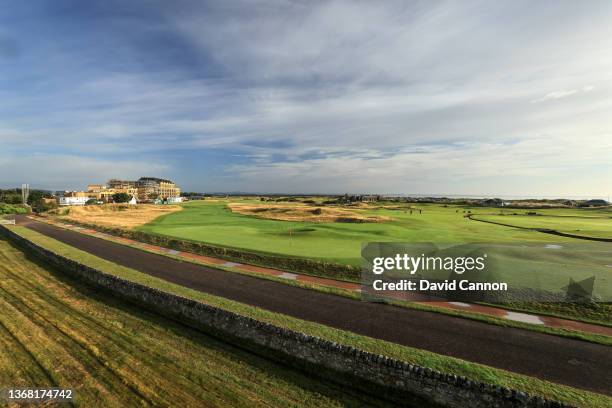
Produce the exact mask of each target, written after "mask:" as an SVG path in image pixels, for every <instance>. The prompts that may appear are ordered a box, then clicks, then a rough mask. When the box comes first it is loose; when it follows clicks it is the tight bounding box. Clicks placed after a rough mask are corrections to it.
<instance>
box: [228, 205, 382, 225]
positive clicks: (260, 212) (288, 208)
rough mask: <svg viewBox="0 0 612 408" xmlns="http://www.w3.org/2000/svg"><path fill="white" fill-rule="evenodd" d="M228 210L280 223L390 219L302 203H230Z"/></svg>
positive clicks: (356, 221)
mask: <svg viewBox="0 0 612 408" xmlns="http://www.w3.org/2000/svg"><path fill="white" fill-rule="evenodd" d="M227 206H228V208H229V209H230V210H231V211H232V212H234V213H237V214H243V215H251V216H255V217H258V218H263V219H268V220H279V221H300V222H314V223H322V222H324V223H333V222H355V223H362V222H382V221H390V220H391V218H390V217H384V216H379V215H369V214H367V213H364V212H363V211H360V210H355V209H352V208H345V207H321V206H309V205H305V204H302V203H289V204H269V203H266V204H259V205H256V204H251V203H236V202H234V203H229V204H228V205H227Z"/></svg>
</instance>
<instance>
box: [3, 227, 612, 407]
mask: <svg viewBox="0 0 612 408" xmlns="http://www.w3.org/2000/svg"><path fill="white" fill-rule="evenodd" d="M11 229H12V230H13V231H15V232H17V233H18V234H20V235H22V236H24V237H26V238H28V239H30V240H32V241H33V242H36V243H37V244H38V245H41V246H43V247H45V248H47V249H50V250H52V251H54V252H56V253H58V254H60V255H63V256H65V257H68V258H71V259H75V260H78V261H79V262H81V263H84V264H87V265H90V266H93V267H95V268H97V269H100V270H103V271H104V272H106V273H111V274H114V275H117V276H121V277H123V278H126V279H130V280H132V281H135V282H138V283H141V284H145V285H148V286H150V287H155V288H158V289H161V290H165V291H168V292H171V293H176V294H179V295H181V296H185V297H189V298H192V299H195V300H198V301H201V302H204V303H207V304H210V305H213V306H216V307H221V308H223V309H226V310H230V311H233V312H236V313H239V314H241V315H244V316H249V317H252V318H255V319H258V320H260V321H265V322H268V323H271V324H275V325H278V326H283V327H287V328H290V329H292V330H296V331H300V332H303V333H307V334H310V335H313V336H317V337H321V338H325V339H329V340H331V341H336V342H338V343H343V344H347V345H351V346H354V347H356V348H360V349H362V350H365V351H370V352H373V353H376V354H384V355H387V356H389V357H393V358H398V359H401V360H404V361H407V362H410V363H412V364H418V365H422V366H426V367H430V368H432V369H435V370H439V371H443V372H447V373H452V374H457V375H463V376H466V377H468V378H470V379H473V380H476V381H484V382H488V383H493V384H498V385H502V386H505V387H509V388H514V389H517V390H521V391H525V392H528V393H532V394H537V395H542V396H544V397H547V398H551V399H556V400H559V401H562V402H566V403H571V404H574V405H578V406H585V407H587V406H588V407H597V406H602V407H603V406H608V405H609V404H610V403H612V399H611V398H609V397H606V396H603V395H599V394H595V393H590V392H586V391H582V390H577V389H574V388H571V387H566V386H561V385H558V384H553V383H550V382H547V381H542V380H538V379H535V378H532V377H528V376H524V375H519V374H515V373H510V372H507V371H503V370H499V369H494V368H491V367H487V366H483V365H479V364H474V363H469V362H466V361H463V360H459V359H455V358H451V357H446V356H441V355H438V354H435V353H431V352H427V351H424V350H419V349H414V348H410V347H404V346H399V345H396V344H393V343H388V342H384V341H380V340H375V339H372V338H368V337H364V336H360V335H357V334H354V333H350V332H346V331H342V330H337V329H333V328H330V327H327V326H323V325H320V324H316V323H311V322H306V321H302V320H299V319H295V318H291V317H288V316H285V315H281V314H278V313H272V312H268V311H265V310H262V309H258V308H254V307H252V306H247V305H244V304H241V303H238V302H234V301H230V300H227V299H224V298H220V297H216V296H212V295H208V294H205V293H201V292H197V291H194V290H190V289H187V288H184V287H181V286H178V285H174V284H171V283H168V282H165V281H163V280H160V279H157V278H154V277H151V276H148V275H145V274H142V273H140V272H137V271H134V270H131V269H128V268H124V267H121V266H119V265H116V264H113V263H111V262H108V261H105V260H103V259H100V258H97V257H95V256H93V255H90V254H87V253H85V252H83V251H79V250H77V249H75V248H72V247H70V246H67V245H65V244H62V243H60V242H58V241H55V240H53V239H51V238H47V237H45V236H43V235H40V234H38V233H35V232H33V231H31V230H28V229H26V228H22V227H11Z"/></svg>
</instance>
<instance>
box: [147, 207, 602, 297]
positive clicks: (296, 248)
mask: <svg viewBox="0 0 612 408" xmlns="http://www.w3.org/2000/svg"><path fill="white" fill-rule="evenodd" d="M232 205H233V206H236V205H251V206H258V207H256V208H255V210H254V211H252V213H253V214H254V215H251V214H249V215H246V214H242V213H238V212H236V211H233V210H232V207H231V206H232ZM274 205H275V204H268V203H260V201H259V200H256V199H253V198H242V199H238V198H233V199H231V200H208V201H193V202H189V203H186V204H183V205H182V207H183V210H182V211H178V212H173V213H170V214H167V215H163V216H161V217H158V218H155V219H154V220H153V221H152V222H149V223H147V224H144V225H142V226H140V227H137V229H138V230H141V231H145V232H149V233H154V234H160V235H165V236H171V237H175V238H179V239H183V240H190V241H197V242H204V243H208V244H213V245H218V246H223V247H229V248H235V249H241V250H248V251H252V252H261V253H268V254H276V255H282V256H291V257H303V258H309V259H315V260H319V261H326V262H333V263H339V264H346V265H353V266H359V265H360V264H361V258H360V251H361V245H362V243H365V242H405V243H416V242H434V243H449V244H460V243H473V242H481V243H486V244H487V245H488V246H489V249H488V251H489V253H493V254H496V255H497V257H498V259H499V260H503V262H500V264H502V265H503V269H502V270H501V272H500V273H501V276H500V278H502V279H504V280H505V281H507V282H508V283H509V284H511V285H512V284H514V285H517V284H518V285H520V286H521V287H527V288H539V289H545V290H550V291H557V290H559V289H560V288H562V287H563V286H564V285H567V284H568V281H569V279H570V278H571V279H574V280H575V281H579V280H582V279H587V278H590V277H591V276H593V275H594V276H595V277H596V281H597V284H596V294H597V295H598V296H600V299H603V300H609V299H611V298H612V280H611V278H610V275H611V274H612V267H610V266H609V265H612V259H611V258H610V256H609V254H608V248H609V247H610V246H611V245H612V243H607V242H593V241H588V240H583V239H577V238H570V237H564V236H557V235H551V234H547V233H543V232H541V231H538V230H537V229H546V230H556V231H559V232H563V233H571V234H574V235H583V236H585V237H596V238H612V218H610V216H611V215H612V212H610V210H609V209H542V210H539V209H538V210H526V209H516V210H515V209H499V208H487V207H466V206H459V205H448V206H447V205H440V204H422V203H419V204H396V203H376V204H370V205H361V206H359V207H358V208H355V209H352V208H350V207H345V208H343V210H344V211H353V212H355V213H356V214H358V215H359V217H361V218H366V219H367V218H371V219H374V220H376V221H373V222H316V221H310V220H308V219H306V220H304V221H295V220H287V221H285V220H279V219H270V218H266V217H265V216H261V215H259V214H262V213H264V210H265V207H266V206H268V207H269V206H274ZM291 206H294V207H296V208H300V206H302V204H301V203H290V204H285V207H289V208H290V207H291ZM313 208H315V210H316V208H320V207H316V206H315V207H313ZM323 208H325V207H323ZM282 211H284V212H288V211H289V210H287V209H286V208H284V209H282ZM313 211H314V210H313ZM278 212H279V211H278V210H276V211H275V214H274V215H273V217H278V215H277V213H278ZM468 216H469V217H468ZM292 218H295V217H292ZM381 220H382V221H381ZM483 221H485V222H483ZM559 245H560V246H559ZM526 247H529V248H526ZM561 247H563V248H564V250H563V251H555V250H554V249H558V248H561ZM534 268H535V269H534ZM498 272H499V271H498ZM534 272H535V273H534Z"/></svg>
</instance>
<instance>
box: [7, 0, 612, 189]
mask: <svg viewBox="0 0 612 408" xmlns="http://www.w3.org/2000/svg"><path fill="white" fill-rule="evenodd" d="M1 5H2V10H3V12H2V13H0V186H2V187H11V186H16V185H19V184H21V183H23V182H29V183H30V184H31V185H33V186H36V187H42V188H51V189H79V188H83V187H84V186H85V185H86V184H87V183H90V182H103V181H105V180H107V179H108V178H110V177H121V178H136V177H139V176H144V175H151V176H160V177H168V178H172V179H175V180H176V181H177V182H178V183H179V184H180V185H181V186H182V187H183V188H184V189H185V190H196V191H254V192H262V191H263V192H286V193H299V192H305V193H308V192H323V193H326V192H327V193H336V192H337V193H343V192H373V193H407V194H411V193H413V194H415V193H421V194H428V193H429V194H479V195H480V194H482V195H529V196H537V195H541V196H555V195H559V196H569V195H571V196H579V195H583V196H607V195H609V194H612V177H611V176H612V160H611V159H610V158H611V157H612V40H610V39H611V38H612V24H610V21H612V3H611V2H609V1H590V2H588V4H586V3H582V4H581V2H575V1H555V2H553V1H540V2H528V1H526V2H521V1H515V2H495V3H493V2H489V1H483V2H475V1H469V2H455V1H453V2H442V1H398V2H394V1H385V2H370V1H357V0H355V1H326V2H316V1H308V2H298V1H279V0H261V1H258V0H254V1H244V2H243V1H214V2H206V1H159V2H158V1H130V0H123V1H108V0H106V1H88V2H84V1H61V0H53V1H51V0H49V1H28V2H24V1H2V2H1Z"/></svg>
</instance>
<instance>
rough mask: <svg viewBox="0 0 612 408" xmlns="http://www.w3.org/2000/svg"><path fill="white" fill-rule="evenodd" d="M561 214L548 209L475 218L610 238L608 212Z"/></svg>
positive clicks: (611, 220) (611, 219)
mask: <svg viewBox="0 0 612 408" xmlns="http://www.w3.org/2000/svg"><path fill="white" fill-rule="evenodd" d="M562 214H563V213H560V214H559V213H555V212H554V211H550V210H549V211H545V212H544V211H543V212H542V215H531V216H530V215H478V216H477V219H479V220H484V221H492V222H498V223H501V224H508V225H513V226H516V227H521V228H541V229H551V230H555V231H559V232H563V233H566V234H572V235H578V236H584V237H594V238H609V239H612V218H611V216H610V215H609V214H610V213H607V214H606V213H593V212H591V213H587V214H577V213H574V214H573V215H562Z"/></svg>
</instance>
